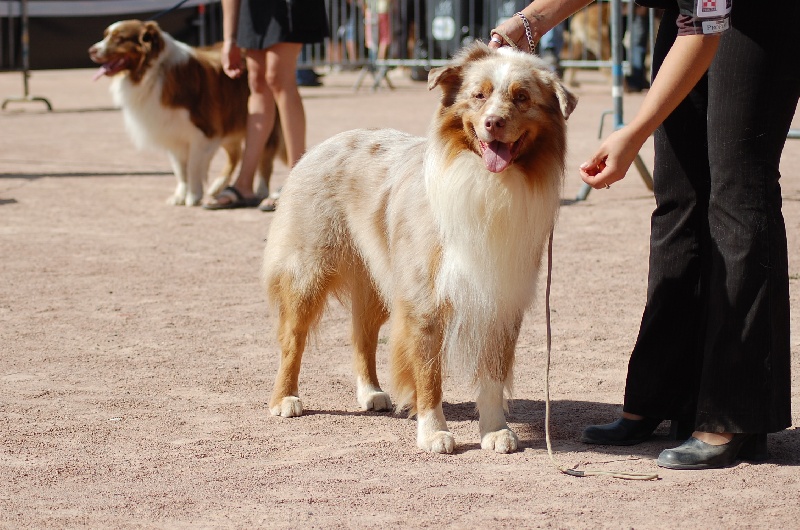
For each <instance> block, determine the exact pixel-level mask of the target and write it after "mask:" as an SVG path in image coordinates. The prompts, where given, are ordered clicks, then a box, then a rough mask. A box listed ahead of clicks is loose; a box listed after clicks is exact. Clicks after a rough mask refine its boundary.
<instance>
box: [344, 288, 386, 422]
mask: <svg viewBox="0 0 800 530" xmlns="http://www.w3.org/2000/svg"><path fill="white" fill-rule="evenodd" d="M362 278H368V276H367V273H366V272H364V275H363V276H362ZM351 303H352V310H353V353H354V358H353V365H354V369H355V373H356V399H358V404H359V405H360V406H361V408H362V409H364V410H391V408H392V400H391V399H390V398H389V394H387V393H386V392H384V391H383V390H381V387H380V384H379V383H378V372H377V370H376V368H375V353H376V350H377V349H378V335H379V333H380V329H381V326H382V325H383V323H384V322H386V320H387V319H388V318H389V314H388V312H387V311H386V307H385V306H384V304H383V302H382V301H381V299H380V297H379V295H378V293H377V292H376V290H375V287H374V286H373V285H372V283H371V282H370V281H369V280H361V281H360V282H358V283H357V284H356V285H353V288H352V291H351Z"/></svg>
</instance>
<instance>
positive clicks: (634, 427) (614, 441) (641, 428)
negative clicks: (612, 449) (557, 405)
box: [581, 418, 662, 445]
mask: <svg viewBox="0 0 800 530" xmlns="http://www.w3.org/2000/svg"><path fill="white" fill-rule="evenodd" d="M661 421H662V420H661V419H659V418H642V419H641V420H630V419H628V418H620V419H618V420H617V421H615V422H613V423H608V424H606V425H589V426H588V427H586V428H585V429H584V430H583V435H582V436H581V441H582V442H583V443H587V444H597V445H636V444H640V443H642V442H644V441H645V440H647V439H648V438H650V437H651V436H652V435H653V431H655V430H656V427H658V426H659V425H660V424H661Z"/></svg>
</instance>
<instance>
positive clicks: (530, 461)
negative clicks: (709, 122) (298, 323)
mask: <svg viewBox="0 0 800 530" xmlns="http://www.w3.org/2000/svg"><path fill="white" fill-rule="evenodd" d="M91 74H92V72H91V71H89V70H71V71H53V72H50V71H45V72H34V73H33V74H32V77H31V80H30V87H31V89H30V91H31V94H32V95H40V96H44V97H47V98H49V99H50V101H51V102H52V104H53V106H54V110H53V111H52V112H47V111H46V110H44V107H43V105H42V104H40V103H36V102H31V103H17V102H15V103H11V104H9V105H8V108H7V109H6V110H5V111H3V112H2V113H0V266H1V267H2V268H0V278H2V281H0V477H1V478H0V527H3V528H37V529H39V528H75V527H93V528H142V527H144V528H249V527H263V528H267V527H268V528H332V527H337V528H338V527H343V528H432V527H435V528H511V527H525V528H536V527H546V528H672V527H692V526H698V527H704V528H796V527H797V525H798V520H800V504H798V498H800V472H798V469H797V467H798V465H800V430H798V425H800V355H799V354H800V302H798V300H800V141H797V140H789V141H788V143H787V147H786V150H785V153H784V158H783V162H782V170H783V174H784V180H783V184H784V197H785V202H784V212H785V216H786V224H787V228H788V233H789V247H790V273H791V289H792V297H793V302H792V309H793V316H792V333H793V336H792V350H793V354H794V361H793V368H794V372H793V376H792V401H793V410H794V416H793V418H794V421H793V423H794V426H793V427H792V428H790V429H787V430H786V431H784V432H781V433H777V434H774V435H771V436H770V438H769V444H770V450H771V453H772V458H771V460H769V461H768V462H766V463H762V464H759V465H752V464H748V463H740V464H738V465H736V466H734V467H731V468H727V469H721V470H712V471H703V472H685V471H683V472H680V471H670V470H662V469H659V468H657V467H656V465H655V462H654V458H655V457H656V456H657V455H658V453H659V451H661V450H662V449H664V448H666V447H670V446H673V445H675V444H674V442H671V441H669V440H667V439H666V436H665V434H666V424H665V425H664V426H662V427H661V428H660V430H659V435H660V436H658V437H656V438H655V439H653V440H652V441H650V442H647V443H644V444H642V445H639V446H634V447H628V448H614V447H593V446H587V445H584V444H581V443H580V442H579V441H578V440H579V436H580V432H581V430H582V429H583V427H584V426H585V425H587V424H592V423H600V422H607V421H611V420H613V419H614V418H615V417H617V415H618V414H619V412H620V403H621V399H622V393H623V387H624V381H625V373H626V366H627V360H628V356H629V353H630V349H631V346H632V344H633V341H634V338H635V336H636V332H637V328H638V323H639V319H640V317H641V311H642V308H643V303H644V298H645V287H646V285H645V280H646V273H647V253H648V233H649V215H650V213H651V210H652V208H653V204H654V203H653V197H652V194H651V193H650V192H648V190H647V189H646V188H645V186H644V184H643V181H642V179H641V178H639V175H638V174H637V173H636V172H635V171H632V172H631V174H629V176H628V178H627V179H625V180H624V181H622V182H620V183H617V184H615V185H614V186H613V187H612V189H611V190H603V191H602V192H601V191H593V192H592V193H591V194H590V195H589V197H588V200H586V201H582V202H577V203H576V202H574V201H573V200H572V199H573V198H574V197H575V196H576V194H577V193H578V190H579V189H580V185H581V183H580V180H579V178H578V176H577V166H578V165H579V164H580V162H582V161H583V160H584V159H585V158H586V157H587V156H588V155H589V154H591V152H592V151H593V149H594V148H595V147H596V146H597V144H598V139H597V137H598V127H599V123H600V117H601V113H602V112H603V111H605V110H608V109H611V108H612V106H611V98H610V95H609V92H610V90H609V88H608V87H607V86H605V81H604V79H605V78H604V77H602V76H597V75H595V74H592V73H583V74H581V75H579V76H578V79H579V80H582V81H583V83H582V85H581V87H580V88H578V89H576V93H577V94H578V95H579V96H580V97H581V101H580V103H579V104H578V108H577V110H576V112H575V114H574V115H573V117H572V118H571V119H570V122H569V148H570V153H569V162H568V167H569V170H568V175H567V179H566V183H565V187H564V193H563V197H564V206H563V208H562V209H561V213H560V218H559V223H558V226H557V229H556V232H555V243H554V270H553V288H552V319H553V351H552V373H551V377H550V379H551V381H550V382H551V395H552V418H551V426H552V427H551V428H552V442H553V449H554V451H555V458H556V460H557V461H558V462H559V463H562V464H564V465H568V466H573V465H579V466H580V468H581V469H587V468H594V469H604V470H623V471H632V472H643V473H647V472H656V473H658V475H659V479H658V480H655V481H648V482H641V481H625V480H619V479H614V478H610V477H587V478H575V477H570V476H567V475H564V474H562V473H560V472H559V471H558V470H557V469H556V468H555V467H554V465H553V464H552V463H551V461H550V459H549V458H548V454H547V451H546V444H545V436H544V432H545V429H544V411H545V401H544V398H545V377H544V376H545V363H546V355H545V354H546V350H545V325H544V323H545V316H544V303H543V293H544V290H543V289H540V291H539V292H540V295H539V296H538V298H537V303H536V306H535V307H534V308H533V309H532V311H531V312H530V314H529V315H528V316H527V318H526V320H525V323H524V327H523V329H522V333H521V337H520V341H519V345H518V348H517V356H518V357H517V359H518V364H517V367H516V377H515V392H514V397H515V399H514V401H513V402H512V403H511V413H510V424H511V426H512V427H513V428H514V429H515V430H516V432H517V433H518V435H519V437H520V441H521V450H520V451H519V452H517V453H515V454H510V455H499V454H494V453H491V452H486V451H483V450H481V449H480V444H479V439H478V427H477V415H476V412H475V406H474V396H473V394H472V393H471V391H470V390H469V389H467V388H466V387H465V386H464V385H463V384H462V383H461V382H460V381H456V380H451V381H449V382H448V383H447V386H446V389H445V401H446V402H445V405H444V410H445V414H446V416H447V418H448V420H449V425H450V428H451V430H452V431H453V432H454V434H455V435H456V440H457V444H458V445H457V450H456V452H455V454H452V455H433V454H426V453H423V452H421V451H420V450H418V449H417V448H416V446H415V423H414V421H413V419H409V418H408V417H406V415H404V414H379V413H365V412H361V411H359V410H358V406H357V404H356V400H355V395H354V381H353V378H352V375H351V369H350V362H351V361H350V358H351V356H350V353H349V331H348V326H349V321H348V317H347V313H346V312H345V311H344V310H343V309H342V308H341V307H340V306H338V305H335V304H334V305H332V306H331V308H330V311H329V313H328V315H327V316H326V318H325V319H324V321H323V325H322V328H321V332H320V334H319V336H318V337H317V339H316V341H315V342H314V344H312V345H311V347H310V348H309V350H308V351H307V354H306V357H305V359H304V360H305V362H304V367H303V371H302V373H301V397H302V399H303V401H304V404H305V407H306V409H307V412H306V414H305V415H304V416H303V417H301V418H296V419H281V418H275V417H272V416H271V415H270V413H269V411H268V409H267V406H266V402H267V400H268V397H269V392H270V391H271V387H272V381H273V378H274V374H275V370H276V366H277V360H278V349H277V345H276V340H275V329H274V322H273V320H272V318H271V317H270V315H269V314H268V308H267V304H266V301H265V297H264V294H263V292H262V289H261V286H260V284H259V278H258V272H259V266H260V260H261V253H262V250H263V247H264V240H265V237H266V234H267V230H268V228H269V225H270V222H271V219H272V214H268V213H262V212H259V211H257V210H238V211H222V212H209V211H204V210H202V209H199V208H186V207H172V206H167V205H166V204H165V199H166V198H167V196H168V195H169V194H170V193H171V191H172V188H173V185H174V179H173V176H172V174H171V171H170V167H169V164H168V162H167V158H166V156H165V155H164V154H163V153H157V152H153V153H147V152H145V153H142V152H137V151H136V150H135V149H134V147H133V145H132V143H131V142H130V140H129V139H128V137H127V136H126V133H125V131H124V129H123V126H122V117H121V115H120V112H119V111H118V110H116V109H114V108H113V106H112V103H111V99H110V96H109V95H108V92H107V88H108V80H107V79H103V80H100V81H98V82H96V83H93V82H92V81H91ZM391 76H392V77H391V79H392V80H393V82H394V84H395V85H396V88H395V90H389V89H387V88H386V86H385V85H383V86H382V88H381V89H379V90H377V91H372V90H370V89H369V88H368V85H369V83H370V82H371V79H369V78H368V79H367V80H366V82H365V84H364V86H363V87H362V88H361V90H358V91H356V90H353V87H354V84H355V82H356V80H357V74H354V73H347V74H329V75H328V76H327V77H326V78H325V86H324V87H321V88H304V89H302V92H303V95H304V98H305V104H306V111H307V116H308V140H309V145H314V144H317V143H319V142H320V141H322V140H324V139H325V138H327V137H329V136H331V135H332V134H334V133H336V132H339V131H342V130H346V129H351V128H356V127H365V126H366V127H379V126H380V127H394V128H398V129H402V130H405V131H409V132H412V133H416V134H424V133H425V131H426V129H427V126H428V123H429V121H430V116H431V114H432V112H433V110H434V108H435V106H436V104H437V100H438V93H436V92H428V91H427V89H426V87H425V86H424V84H423V83H414V82H411V81H409V80H408V78H407V76H405V75H404V74H403V72H401V71H399V70H395V71H393V72H391ZM21 92H22V80H21V76H20V75H19V74H16V73H4V74H0V97H3V98H6V97H10V96H15V95H19V94H21ZM640 102H641V95H630V96H626V98H625V112H626V116H631V115H632V113H633V111H634V110H635V109H636V108H637V106H638V105H639V104H640ZM611 126H612V124H611V120H610V118H609V119H606V127H605V131H604V132H605V133H607V132H608V131H609V130H610V128H611ZM798 126H800V122H799V121H798V120H797V119H796V120H795V127H798ZM642 155H643V159H644V160H645V162H646V163H647V164H648V165H649V166H651V165H652V142H648V144H646V145H645V148H644V150H643V152H642ZM221 165H222V162H221V159H220V158H219V157H218V158H215V160H214V164H213V168H212V171H214V172H216V171H219V169H220V168H221ZM286 175H287V171H286V169H285V168H284V167H283V166H280V165H279V166H278V167H277V169H276V175H275V180H274V181H275V183H276V184H277V185H279V184H280V183H281V182H282V181H283V180H284V179H285V178H286ZM539 283H540V286H541V285H543V282H542V281H540V282H539ZM382 334H383V335H384V336H383V340H381V346H380V352H379V374H380V375H381V377H382V380H383V381H384V382H385V383H389V381H388V378H389V376H388V363H387V355H388V352H387V351H386V344H385V342H386V341H385V335H386V334H387V330H386V329H384V330H383V332H382ZM386 386H387V387H388V386H389V385H386Z"/></svg>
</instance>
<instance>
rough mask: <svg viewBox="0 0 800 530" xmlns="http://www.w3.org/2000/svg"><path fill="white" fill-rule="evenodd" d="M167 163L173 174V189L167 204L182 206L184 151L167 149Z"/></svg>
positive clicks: (184, 182) (184, 178) (183, 197)
mask: <svg viewBox="0 0 800 530" xmlns="http://www.w3.org/2000/svg"><path fill="white" fill-rule="evenodd" d="M167 155H168V156H169V163H170V165H172V172H173V173H174V174H175V181H176V182H175V191H174V192H173V193H172V195H170V197H169V199H167V204H171V205H174V206H183V204H184V203H186V191H187V189H186V158H187V154H186V152H176V151H169V152H168V153H167Z"/></svg>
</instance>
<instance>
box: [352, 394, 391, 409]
mask: <svg viewBox="0 0 800 530" xmlns="http://www.w3.org/2000/svg"><path fill="white" fill-rule="evenodd" d="M358 404H359V405H360V406H361V408H362V409H363V410H375V411H384V410H392V398H390V397H389V394H387V393H386V392H370V393H367V394H365V395H360V396H358Z"/></svg>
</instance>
